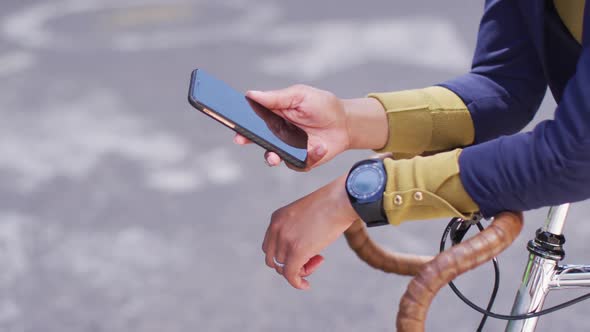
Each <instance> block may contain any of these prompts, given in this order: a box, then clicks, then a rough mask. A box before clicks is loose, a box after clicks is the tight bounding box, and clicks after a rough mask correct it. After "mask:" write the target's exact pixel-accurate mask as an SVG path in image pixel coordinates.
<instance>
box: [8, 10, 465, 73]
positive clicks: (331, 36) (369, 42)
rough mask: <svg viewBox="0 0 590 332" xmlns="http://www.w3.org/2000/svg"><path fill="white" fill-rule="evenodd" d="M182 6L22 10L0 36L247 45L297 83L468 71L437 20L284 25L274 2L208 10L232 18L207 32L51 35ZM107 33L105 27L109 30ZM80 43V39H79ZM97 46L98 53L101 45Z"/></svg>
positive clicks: (122, 44)
mask: <svg viewBox="0 0 590 332" xmlns="http://www.w3.org/2000/svg"><path fill="white" fill-rule="evenodd" d="M200 3H201V1H197V2H196V3H195V2H193V3H188V2H186V1H180V0H179V1H174V2H173V3H170V2H167V1H164V0H158V1H155V0H151V1H147V2H146V1H135V0H126V1H114V0H104V1H98V0H62V1H54V2H51V3H45V4H40V5H36V6H33V7H29V8H26V9H25V10H23V11H21V12H18V13H14V14H12V15H9V16H8V17H7V18H6V19H5V22H4V24H3V28H2V33H3V34H4V36H5V37H6V38H8V39H10V40H11V41H13V42H15V43H19V44H21V45H22V46H25V47H31V48H52V49H62V50H67V49H74V48H75V49H76V50H80V49H84V48H86V49H93V48H96V47H99V48H100V47H102V48H111V49H116V50H119V51H124V52H137V51H145V50H161V49H171V48H188V47H196V46H208V47H209V49H213V48H214V47H215V45H220V44H229V43H234V42H243V41H248V43H249V44H252V45H256V46H259V47H269V48H273V49H275V50H276V49H281V50H284V51H279V52H278V54H277V53H271V52H267V53H266V54H265V55H263V56H261V57H260V59H259V60H258V62H259V63H258V65H259V67H260V68H261V70H263V71H264V72H266V73H267V74H270V75H281V76H283V75H286V76H290V77H295V78H298V79H303V80H309V79H318V78H321V77H323V76H325V75H328V74H331V73H335V72H339V71H342V70H346V69H347V68H350V67H351V66H355V65H361V64H365V63H370V62H378V63H383V62H385V63H391V64H401V65H414V66H419V67H424V68H428V69H436V70H441V71H447V72H449V71H450V72H459V71H461V70H466V69H468V68H469V63H470V59H471V52H470V51H469V50H468V48H467V46H466V44H465V42H464V41H462V40H461V38H460V36H459V33H458V31H457V30H456V28H455V27H454V25H453V24H452V23H451V22H450V21H448V20H446V19H444V18H439V17H407V18H395V19H391V20H376V21H375V20H374V21H355V20H352V21H351V20H331V21H322V22H318V23H283V20H281V18H282V17H283V11H282V9H281V8H280V7H279V6H278V5H277V4H276V3H274V2H268V1H257V2H248V1H244V0H234V1H227V2H225V1H224V2H216V3H213V4H212V3H209V4H208V5H209V6H211V5H213V6H219V7H221V8H227V7H230V8H232V9H237V12H238V13H239V14H238V15H237V16H236V17H227V18H226V19H225V20H224V21H219V22H216V23H214V24H211V23H209V24H207V25H205V24H201V23H200V22H199V20H189V21H188V23H184V24H181V25H180V26H171V27H168V28H164V27H159V28H158V30H156V31H152V30H151V29H147V30H145V29H144V30H142V31H138V30H137V29H127V28H126V27H125V26H120V27H119V28H120V29H119V30H117V33H116V34H112V31H107V32H105V33H107V34H108V38H107V37H105V38H99V39H96V40H92V43H90V42H88V41H85V40H74V39H75V38H76V37H75V36H68V35H66V33H65V32H62V34H58V33H56V32H54V31H53V32H52V29H51V24H50V23H51V22H54V21H57V20H60V19H64V18H67V17H68V16H71V15H79V14H82V13H89V12H95V11H99V10H113V11H115V13H114V14H115V16H117V17H119V16H121V15H118V14H117V10H118V11H119V12H122V11H131V9H132V8H136V9H137V10H138V11H139V10H140V9H141V8H142V7H141V6H142V5H143V6H146V5H148V4H162V5H164V4H166V5H170V6H174V5H175V4H176V5H178V6H189V5H190V6H194V8H195V9H194V10H195V12H199V11H198V5H199V4H200ZM111 28H112V27H111ZM78 39H79V37H78ZM101 43H102V45H101Z"/></svg>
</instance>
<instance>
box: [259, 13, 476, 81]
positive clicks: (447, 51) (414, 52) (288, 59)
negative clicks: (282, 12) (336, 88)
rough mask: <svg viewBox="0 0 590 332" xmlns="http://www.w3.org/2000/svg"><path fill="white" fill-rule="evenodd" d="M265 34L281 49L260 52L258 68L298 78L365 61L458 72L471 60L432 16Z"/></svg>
mask: <svg viewBox="0 0 590 332" xmlns="http://www.w3.org/2000/svg"><path fill="white" fill-rule="evenodd" d="M269 33H270V37H269V38H270V40H272V41H273V42H274V43H276V44H281V45H283V46H284V47H283V48H282V49H286V51H284V52H279V54H274V55H269V56H267V57H265V58H264V59H263V60H262V64H261V67H262V69H263V70H264V71H265V72H267V73H268V74H275V75H276V74H282V75H288V76H296V77H300V78H302V79H317V78H320V77H322V76H324V75H326V74H330V73H334V72H339V71H342V70H346V69H347V68H350V67H351V66H355V65H361V64H365V63H368V62H386V63H392V64H402V65H415V66H420V67H426V68H432V69H437V70H442V71H449V70H450V71H460V70H466V69H468V68H469V63H470V60H471V55H470V52H469V50H468V49H467V47H466V45H465V43H463V42H462V41H461V39H460V38H459V35H458V33H457V31H456V30H455V28H454V26H453V25H452V24H451V23H450V22H447V21H445V20H443V19H438V18H428V17H424V18H419V17H415V18H408V19H396V20H389V21H377V22H368V23H363V22H345V21H332V22H324V23H319V24H307V25H304V24H292V25H289V26H285V27H279V28H277V29H272V30H270V31H269Z"/></svg>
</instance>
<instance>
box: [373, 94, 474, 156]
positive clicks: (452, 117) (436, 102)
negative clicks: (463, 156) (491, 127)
mask: <svg viewBox="0 0 590 332" xmlns="http://www.w3.org/2000/svg"><path fill="white" fill-rule="evenodd" d="M369 97H372V98H374V99H376V100H378V101H379V102H380V103H381V104H382V105H383V107H384V109H385V112H386V115H387V121H388V128H389V135H388V140H387V143H386V145H385V146H384V147H382V148H381V149H379V150H378V152H393V153H403V154H406V155H411V156H414V155H419V154H422V153H424V152H436V151H445V150H450V149H454V148H458V147H463V146H467V145H470V144H471V143H473V138H474V129H473V123H472V121H471V116H470V113H469V111H468V109H467V107H466V106H465V104H464V103H463V101H462V100H461V98H459V97H458V96H457V95H456V94H454V93H453V92H452V91H450V90H448V89H446V88H442V87H428V88H425V89H416V90H405V91H397V92H386V93H372V94H369Z"/></svg>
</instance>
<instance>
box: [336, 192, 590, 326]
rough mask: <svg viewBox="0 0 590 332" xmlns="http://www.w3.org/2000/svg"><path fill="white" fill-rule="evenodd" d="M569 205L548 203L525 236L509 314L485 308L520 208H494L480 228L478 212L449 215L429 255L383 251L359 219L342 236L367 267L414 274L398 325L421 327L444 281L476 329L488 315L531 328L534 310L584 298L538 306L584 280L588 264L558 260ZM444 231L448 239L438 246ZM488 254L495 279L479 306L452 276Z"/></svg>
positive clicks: (587, 281)
mask: <svg viewBox="0 0 590 332" xmlns="http://www.w3.org/2000/svg"><path fill="white" fill-rule="evenodd" d="M569 207H570V205H569V204H562V205H559V206H555V207H551V208H550V210H549V214H548V217H547V221H546V223H545V225H544V226H543V227H541V228H539V229H538V230H537V232H536V234H535V237H534V239H532V240H530V241H529V242H528V245H527V249H528V251H529V256H528V259H527V264H526V267H525V271H524V274H523V278H522V282H521V286H520V287H519V289H518V291H517V294H516V298H515V301H514V305H513V307H512V310H511V313H510V315H501V314H497V313H494V312H491V311H490V308H491V305H492V304H493V302H494V299H495V294H496V292H497V290H498V279H499V270H498V265H497V261H495V257H496V256H497V255H498V254H500V253H501V252H502V251H504V250H505V249H506V248H508V247H509V246H510V244H512V242H513V241H514V240H515V239H516V237H517V236H518V235H519V234H520V231H521V230H522V226H523V217H522V214H521V213H512V212H503V213H500V214H499V215H497V216H496V217H494V218H493V221H492V222H491V224H490V225H489V226H488V227H487V228H485V229H484V228H483V226H482V225H481V222H480V221H481V220H482V218H481V216H475V217H474V218H473V219H470V220H463V219H460V218H453V219H452V220H451V221H450V222H449V224H448V225H447V227H446V228H445V231H444V233H443V237H442V239H441V246H440V251H441V252H440V253H439V254H438V255H436V256H435V257H428V256H415V255H408V254H400V253H394V252H389V251H386V250H384V249H382V248H381V247H380V246H379V245H377V244H376V243H375V242H373V241H372V240H371V239H370V238H369V236H368V234H367V231H366V229H365V226H364V223H363V222H362V221H361V220H357V221H356V222H355V223H353V224H352V226H351V227H350V228H349V229H348V230H347V231H346V232H345V237H346V240H347V242H348V244H349V246H350V247H351V248H352V249H353V250H354V251H355V253H356V254H357V256H358V257H359V258H360V259H361V260H363V261H365V262H366V263H367V264H369V265H370V266H372V267H373V268H376V269H379V270H382V271H384V272H388V273H396V274H400V275H407V276H413V277H414V278H413V279H412V280H411V281H410V283H409V284H408V287H407V289H406V292H405V293H404V295H403V296H402V298H401V300H400V306H399V311H398V315H397V319H396V327H397V330H398V331H401V332H405V331H424V327H425V320H426V315H427V313H428V309H429V307H430V304H431V303H432V300H433V299H434V297H435V296H436V294H437V292H438V291H439V290H440V289H441V288H442V287H443V286H444V285H446V284H449V286H451V288H452V290H453V291H454V292H455V293H456V294H457V295H458V296H459V297H460V298H461V300H463V301H464V302H465V303H467V304H468V305H469V306H470V307H471V308H473V309H475V310H476V311H479V312H480V313H482V314H483V318H482V320H481V322H480V326H479V327H478V331H480V330H481V329H482V328H483V326H484V324H485V321H486V319H487V318H488V317H494V318H498V319H505V320H508V324H507V325H506V330H505V331H508V332H533V331H534V330H535V328H536V326H537V321H538V317H539V316H541V315H544V314H548V313H551V312H554V311H557V310H559V309H562V308H565V307H567V306H570V305H573V304H575V303H578V302H581V301H583V300H586V299H588V298H590V293H588V294H585V295H582V296H579V297H577V298H574V299H572V300H570V301H567V302H564V303H562V304H559V305H556V306H554V307H551V308H548V309H544V310H543V304H544V302H545V298H546V296H547V294H548V293H549V291H553V290H559V289H571V288H585V287H589V286H590V265H559V261H561V260H562V259H563V258H564V256H565V251H564V249H563V244H564V242H565V237H564V236H563V227H564V224H565V220H566V217H567V213H568V210H569ZM474 225H476V226H477V227H478V228H479V230H480V232H479V233H478V234H477V235H475V236H474V237H472V238H470V239H468V240H466V241H462V240H463V237H464V236H465V234H466V233H467V230H469V228H470V227H472V226H474ZM447 237H450V238H451V239H452V241H453V245H452V246H451V247H450V248H449V249H446V250H444V249H445V242H446V239H447ZM490 260H494V268H495V271H496V276H495V277H496V281H495V283H494V290H493V292H492V296H491V298H490V301H489V303H488V306H487V308H486V309H484V308H481V307H478V306H477V305H476V304H474V303H473V302H471V301H470V300H469V299H467V298H466V297H465V296H464V295H463V294H461V293H460V292H459V290H458V289H457V288H456V287H455V286H454V284H453V283H452V280H453V279H455V278H456V277H457V276H459V275H460V274H463V273H465V272H467V271H469V270H472V269H474V268H476V267H478V266H480V265H482V264H483V263H485V262H488V261H490Z"/></svg>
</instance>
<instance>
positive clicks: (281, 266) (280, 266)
mask: <svg viewBox="0 0 590 332" xmlns="http://www.w3.org/2000/svg"><path fill="white" fill-rule="evenodd" d="M274 257H275V259H276V261H277V262H274V260H273V264H274V265H275V271H277V273H278V274H279V275H283V274H284V273H285V269H286V268H287V265H286V264H285V263H284V262H285V255H284V254H279V253H277V254H275V256H274ZM277 263H281V264H277Z"/></svg>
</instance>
